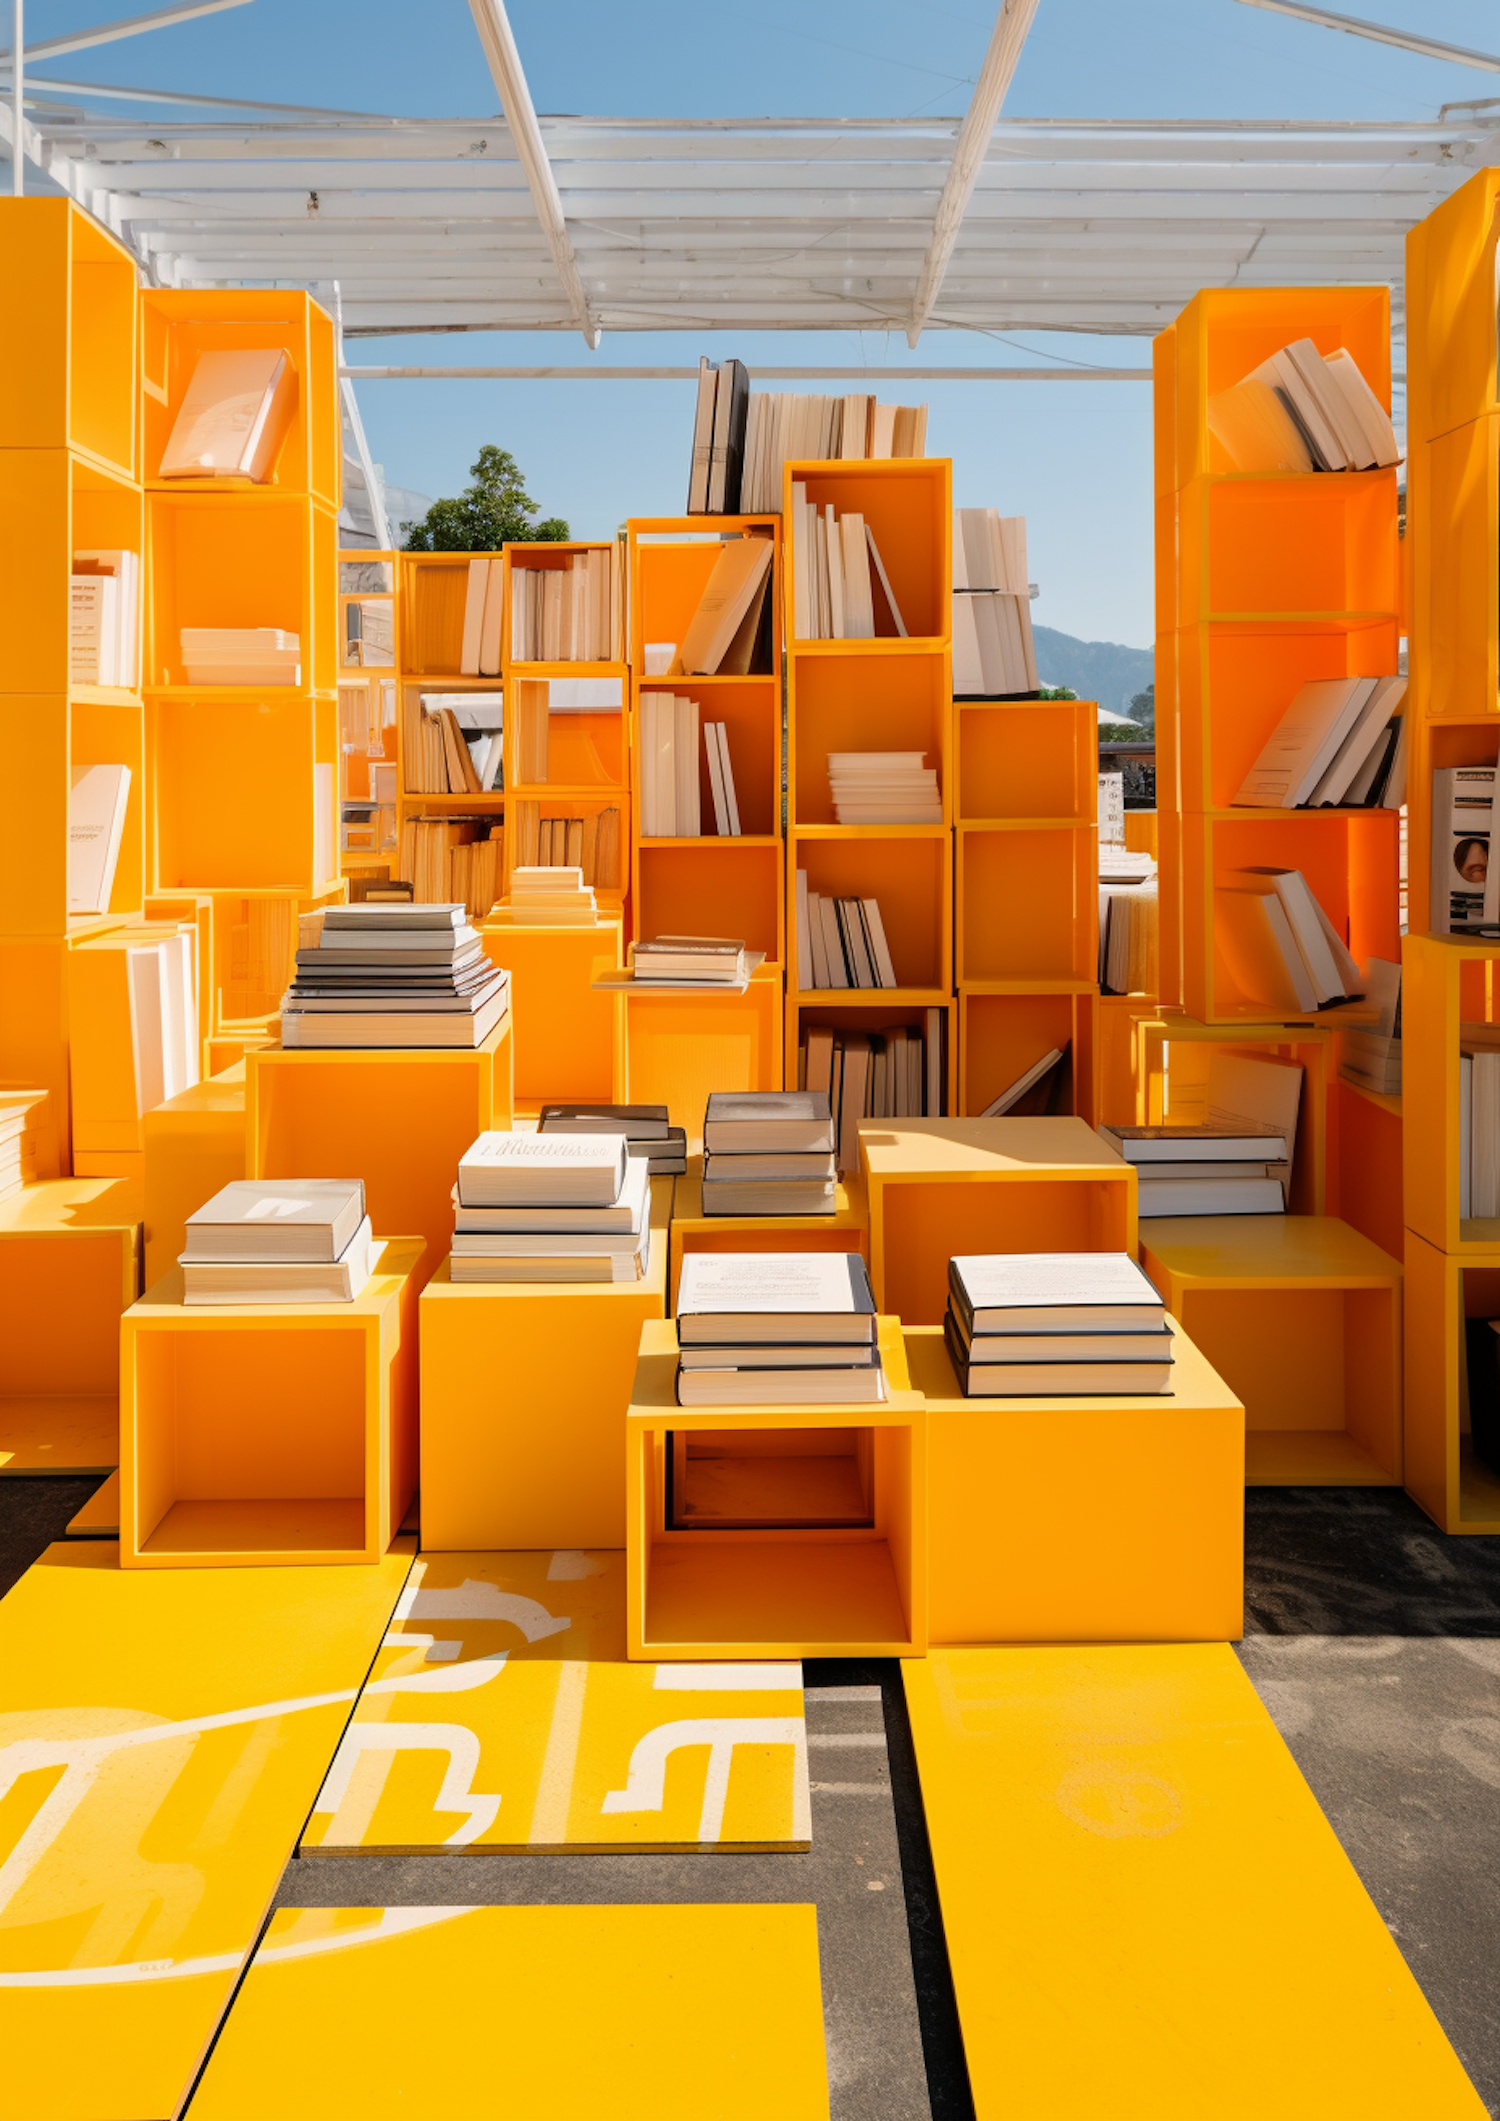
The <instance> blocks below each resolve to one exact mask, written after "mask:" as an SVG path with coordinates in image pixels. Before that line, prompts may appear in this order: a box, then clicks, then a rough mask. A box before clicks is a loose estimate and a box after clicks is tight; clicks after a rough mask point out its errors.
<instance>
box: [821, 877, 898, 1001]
mask: <svg viewBox="0 0 1500 2121" xmlns="http://www.w3.org/2000/svg"><path fill="white" fill-rule="evenodd" d="M797 977H798V980H799V981H800V983H801V985H802V987H803V989H804V990H805V989H807V988H809V987H899V986H900V984H901V982H900V980H899V979H898V978H897V977H896V965H895V960H894V959H893V958H892V956H891V948H890V944H889V943H888V942H887V940H886V933H885V922H884V921H883V920H882V919H881V915H880V901H879V900H878V899H874V898H834V897H832V896H831V895H830V894H827V893H824V892H821V891H813V890H810V889H809V888H808V881H807V871H806V870H805V869H799V870H798V871H797Z"/></svg>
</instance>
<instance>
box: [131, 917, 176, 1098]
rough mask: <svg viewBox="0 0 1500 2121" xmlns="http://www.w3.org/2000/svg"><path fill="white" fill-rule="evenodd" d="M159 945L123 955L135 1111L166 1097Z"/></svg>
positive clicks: (164, 1022) (161, 971)
mask: <svg viewBox="0 0 1500 2121" xmlns="http://www.w3.org/2000/svg"><path fill="white" fill-rule="evenodd" d="M162 955H163V952H162V946H161V944H160V943H159V942H158V943H148V944H144V945H141V946H139V947H137V948H135V949H132V950H127V951H126V953H125V956H126V960H127V964H128V967H129V970H128V973H127V979H128V983H129V991H130V1037H131V1046H132V1049H133V1054H134V1060H135V1108H136V1111H137V1112H152V1111H154V1110H155V1109H156V1107H157V1106H158V1105H159V1104H161V1103H162V1102H163V1101H164V1099H165V1098H166V1095H167V1073H166V997H165V995H164V993H163V972H164V968H163V964H162Z"/></svg>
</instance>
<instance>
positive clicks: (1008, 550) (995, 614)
mask: <svg viewBox="0 0 1500 2121" xmlns="http://www.w3.org/2000/svg"><path fill="white" fill-rule="evenodd" d="M1037 687H1038V680H1037V669H1036V644H1035V641H1034V640H1033V638H1032V632H1031V585H1030V583H1029V582H1028V581H1027V579H1026V518H1025V517H1024V516H1002V515H1001V513H1000V511H999V510H998V509H996V508H956V509H955V510H954V511H953V694H954V698H955V699H996V698H999V699H1006V698H1014V697H1015V696H1016V695H1018V694H1022V693H1029V692H1035V691H1036V690H1037Z"/></svg>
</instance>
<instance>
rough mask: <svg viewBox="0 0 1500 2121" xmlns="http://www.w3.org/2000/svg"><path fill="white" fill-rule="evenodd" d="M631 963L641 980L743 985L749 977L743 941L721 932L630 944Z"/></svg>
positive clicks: (662, 936)
mask: <svg viewBox="0 0 1500 2121" xmlns="http://www.w3.org/2000/svg"><path fill="white" fill-rule="evenodd" d="M630 963H631V969H632V970H633V972H634V974H635V977H636V978H637V979H638V980H642V981H645V980H654V979H659V980H672V981H674V982H677V981H682V980H689V981H692V982H694V983H696V984H698V985H701V986H705V987H732V986H736V985H739V986H743V984H744V982H745V981H746V980H747V979H748V978H749V976H750V967H749V966H748V965H747V964H746V962H745V945H744V942H743V940H742V939H739V938H731V937H729V936H723V935H658V936H657V937H655V939H654V940H653V941H651V942H649V943H632V944H631V946H630Z"/></svg>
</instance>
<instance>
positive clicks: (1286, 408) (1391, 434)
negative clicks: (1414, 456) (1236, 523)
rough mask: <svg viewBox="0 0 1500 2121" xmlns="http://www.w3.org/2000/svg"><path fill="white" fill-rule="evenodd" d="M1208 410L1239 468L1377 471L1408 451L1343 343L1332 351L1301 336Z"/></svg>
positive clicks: (1210, 424) (1216, 433)
mask: <svg viewBox="0 0 1500 2121" xmlns="http://www.w3.org/2000/svg"><path fill="white" fill-rule="evenodd" d="M1207 410H1208V427H1209V432H1210V434H1212V435H1213V436H1214V437H1215V439H1216V440H1217V441H1218V442H1219V443H1220V444H1221V445H1222V446H1223V448H1224V450H1225V451H1226V453H1227V454H1228V456H1229V458H1230V461H1231V463H1232V464H1233V467H1234V469H1235V470H1236V471H1370V470H1372V469H1373V468H1374V467H1375V466H1376V465H1388V464H1395V463H1396V462H1398V461H1399V458H1400V454H1401V451H1400V447H1399V445H1398V443H1397V441H1396V433H1395V429H1394V428H1393V427H1392V426H1391V420H1390V414H1389V413H1388V412H1387V411H1386V409H1385V407H1384V406H1383V405H1382V404H1381V402H1380V400H1379V399H1378V398H1377V397H1376V395H1375V393H1374V391H1373V390H1371V388H1370V386H1369V384H1368V383H1367V382H1366V381H1365V378H1364V375H1363V374H1362V372H1361V370H1360V367H1359V363H1358V362H1357V361H1356V360H1355V359H1354V356H1353V355H1352V354H1351V353H1348V352H1347V351H1346V350H1345V349H1344V348H1343V347H1342V346H1341V347H1340V348H1339V349H1338V351H1337V352H1336V353H1331V354H1324V353H1319V351H1318V349H1317V347H1316V346H1315V345H1314V344H1313V342H1312V340H1311V339H1294V340H1293V341H1292V343H1291V345H1290V346H1283V347H1282V348H1281V349H1280V351H1279V352H1277V353H1273V354H1272V355H1271V357H1270V359H1269V360H1267V361H1262V362H1261V364H1260V366H1259V367H1258V368H1253V369H1252V370H1251V371H1250V373H1249V375H1248V376H1246V377H1244V378H1243V380H1242V381H1240V382H1238V383H1235V384H1233V385H1232V386H1231V387H1230V388H1229V389H1228V390H1221V391H1218V392H1216V393H1215V394H1214V396H1212V397H1211V398H1210V399H1209V401H1208V408H1207Z"/></svg>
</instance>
